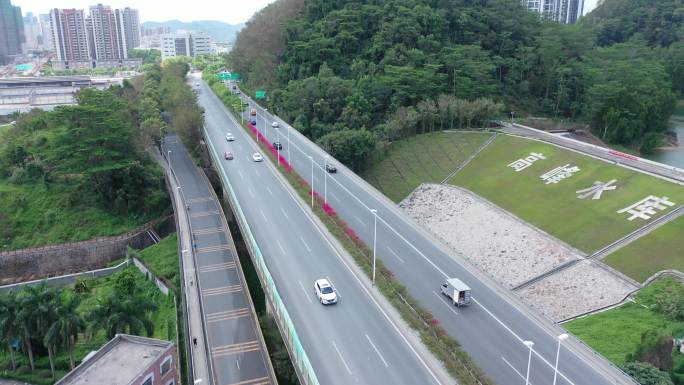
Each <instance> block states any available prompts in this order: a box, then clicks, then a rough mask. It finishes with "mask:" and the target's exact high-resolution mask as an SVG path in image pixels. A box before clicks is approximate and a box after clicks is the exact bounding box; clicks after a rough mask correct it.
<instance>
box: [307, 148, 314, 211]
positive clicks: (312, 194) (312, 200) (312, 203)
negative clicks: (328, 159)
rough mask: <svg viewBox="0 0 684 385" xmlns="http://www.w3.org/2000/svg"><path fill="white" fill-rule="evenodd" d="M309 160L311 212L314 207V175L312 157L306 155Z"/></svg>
mask: <svg viewBox="0 0 684 385" xmlns="http://www.w3.org/2000/svg"><path fill="white" fill-rule="evenodd" d="M308 157H309V159H310V160H311V209H312V210H313V206H314V174H313V156H311V155H308Z"/></svg>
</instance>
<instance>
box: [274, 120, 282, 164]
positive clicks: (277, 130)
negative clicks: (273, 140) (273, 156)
mask: <svg viewBox="0 0 684 385" xmlns="http://www.w3.org/2000/svg"><path fill="white" fill-rule="evenodd" d="M275 129H276V132H277V133H278V145H277V146H276V151H277V153H278V156H277V158H278V167H279V168H280V147H281V146H282V144H280V129H279V128H278V127H276V128H275Z"/></svg>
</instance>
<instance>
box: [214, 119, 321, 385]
mask: <svg viewBox="0 0 684 385" xmlns="http://www.w3.org/2000/svg"><path fill="white" fill-rule="evenodd" d="M204 136H205V139H206V141H207V142H208V143H209V144H210V145H209V147H210V149H211V150H210V155H211V157H212V159H213V161H214V164H215V165H216V167H218V168H220V169H221V170H222V171H223V164H222V163H221V162H220V160H219V159H220V157H219V156H218V154H217V153H216V149H215V148H214V145H213V143H212V141H211V138H210V137H209V134H208V133H207V132H206V128H204ZM223 174H224V175H225V173H223ZM224 183H225V187H226V188H227V191H228V199H229V201H230V204H231V206H232V208H233V212H234V214H235V218H236V219H237V223H238V226H239V227H240V231H241V232H242V234H243V235H244V239H245V244H246V245H247V248H248V249H249V252H250V253H249V254H250V256H251V257H252V260H253V262H254V267H255V269H256V271H257V275H258V276H259V280H260V281H261V283H262V286H263V288H264V294H265V295H266V298H267V302H268V303H269V304H270V305H271V307H272V310H273V316H274V318H275V320H276V323H277V324H278V328H279V329H280V332H281V334H282V335H283V340H284V342H285V345H286V346H287V348H288V351H289V352H290V358H291V359H292V361H293V363H294V365H295V368H296V369H297V372H298V374H299V379H300V381H301V382H302V383H304V384H305V385H319V382H318V378H317V377H316V374H315V372H314V370H313V367H312V366H311V362H310V361H309V357H308V356H307V354H306V352H305V351H304V347H303V346H302V343H301V341H300V340H299V336H298V335H297V331H296V330H295V327H294V323H293V322H292V319H291V318H290V315H289V313H288V312H287V309H286V308H285V304H284V303H283V300H282V299H281V297H280V294H279V293H278V289H277V288H276V284H275V282H274V281H273V277H272V276H271V273H270V272H269V270H268V267H267V266H266V262H265V260H264V257H263V255H262V254H261V250H260V249H259V245H258V244H257V241H256V240H255V239H254V235H253V234H252V231H251V230H250V227H249V224H248V223H247V218H245V215H244V213H243V211H242V207H241V206H240V203H239V202H238V200H237V195H236V194H235V191H234V190H233V186H232V185H231V183H230V181H229V180H228V178H224Z"/></svg>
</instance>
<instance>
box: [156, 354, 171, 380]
mask: <svg viewBox="0 0 684 385" xmlns="http://www.w3.org/2000/svg"><path fill="white" fill-rule="evenodd" d="M170 370H171V356H168V357H166V359H165V360H164V362H162V364H161V365H159V372H160V373H161V375H162V377H163V376H164V375H165V374H166V373H168V372H169V371H170Z"/></svg>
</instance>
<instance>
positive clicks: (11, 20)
mask: <svg viewBox="0 0 684 385" xmlns="http://www.w3.org/2000/svg"><path fill="white" fill-rule="evenodd" d="M25 41H26V39H25V35H24V20H23V19H22V17H21V8H19V7H17V6H14V5H12V3H11V2H10V0H0V56H10V55H19V54H21V53H23V44H24V42H25Z"/></svg>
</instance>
